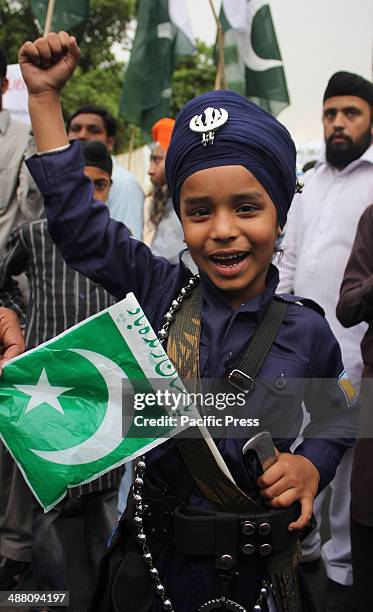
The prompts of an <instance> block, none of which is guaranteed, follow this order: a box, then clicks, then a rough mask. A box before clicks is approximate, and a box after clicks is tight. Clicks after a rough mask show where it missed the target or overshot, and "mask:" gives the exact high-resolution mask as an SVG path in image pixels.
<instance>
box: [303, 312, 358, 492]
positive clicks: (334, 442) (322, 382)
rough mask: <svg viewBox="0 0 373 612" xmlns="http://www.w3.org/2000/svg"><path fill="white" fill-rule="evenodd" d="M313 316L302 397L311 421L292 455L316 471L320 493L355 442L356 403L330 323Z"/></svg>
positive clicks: (355, 394) (356, 399)
mask: <svg viewBox="0 0 373 612" xmlns="http://www.w3.org/2000/svg"><path fill="white" fill-rule="evenodd" d="M315 317H317V319H316V325H315V330H314V337H315V348H314V352H313V357H312V362H311V363H310V367H309V375H308V381H307V384H306V389H305V395H304V404H305V407H306V410H307V412H308V413H309V415H310V422H309V424H308V425H307V426H306V427H305V429H304V432H303V438H304V440H303V442H302V443H301V444H300V445H299V446H298V447H297V448H296V450H295V453H296V454H301V455H303V456H304V457H307V459H309V460H310V461H312V463H313V464H314V465H315V466H316V468H317V469H318V470H319V472H320V484H319V491H321V490H322V489H323V488H324V487H325V486H326V485H327V484H329V482H331V480H332V479H333V478H334V474H335V472H336V469H337V467H338V465H339V463H340V461H341V459H342V457H343V454H344V452H345V451H346V450H347V449H348V448H350V447H351V446H353V445H354V443H355V436H356V434H357V428H358V413H359V400H358V395H357V393H356V391H355V389H354V388H353V386H352V383H351V382H350V381H349V379H348V377H347V374H346V373H345V370H344V367H343V363H342V356H341V350H340V348H339V344H338V342H337V340H336V338H335V337H334V335H333V333H332V331H331V329H330V327H329V324H328V323H327V322H326V321H325V319H323V318H322V317H320V316H319V315H315Z"/></svg>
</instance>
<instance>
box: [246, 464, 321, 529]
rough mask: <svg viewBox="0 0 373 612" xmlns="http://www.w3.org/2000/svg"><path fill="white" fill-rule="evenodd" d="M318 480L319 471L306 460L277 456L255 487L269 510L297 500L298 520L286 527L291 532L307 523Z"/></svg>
mask: <svg viewBox="0 0 373 612" xmlns="http://www.w3.org/2000/svg"><path fill="white" fill-rule="evenodd" d="M319 481H320V474H319V471H318V470H317V468H316V467H315V466H314V465H313V463H312V462H311V461H310V460H309V459H306V457H303V456H302V455H292V454H291V453H279V454H278V458H277V461H276V463H275V464H274V465H272V466H271V467H270V468H269V469H268V470H267V471H266V472H265V473H264V474H263V476H261V477H260V478H259V479H258V486H259V487H260V488H261V491H260V494H261V495H262V497H264V499H265V500H266V502H267V504H268V505H269V506H271V507H272V508H286V507H288V506H290V505H291V504H292V503H294V502H295V501H297V500H298V501H299V502H300V503H301V508H302V511H301V515H300V517H299V519H298V520H297V521H295V522H293V523H290V525H289V530H290V531H292V530H293V529H303V528H304V527H306V526H307V525H308V523H309V522H310V520H311V517H312V509H313V500H314V499H315V496H316V493H317V489H318V486H319Z"/></svg>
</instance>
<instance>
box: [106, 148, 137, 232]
mask: <svg viewBox="0 0 373 612" xmlns="http://www.w3.org/2000/svg"><path fill="white" fill-rule="evenodd" d="M112 159H113V174H112V180H113V184H112V186H111V188H110V193H109V198H108V201H107V205H108V207H109V211H110V216H111V217H112V218H113V219H116V221H121V222H122V223H125V225H127V227H129V229H130V230H131V232H132V235H133V236H134V237H135V238H138V239H141V236H142V228H143V223H144V192H143V190H142V189H141V187H140V185H139V183H138V181H137V180H136V178H135V177H134V176H133V174H131V172H128V170H126V169H125V168H123V167H122V166H121V165H120V164H119V163H118V162H117V161H116V159H115V157H113V158H112Z"/></svg>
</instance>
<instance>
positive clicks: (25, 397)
mask: <svg viewBox="0 0 373 612" xmlns="http://www.w3.org/2000/svg"><path fill="white" fill-rule="evenodd" d="M123 381H124V384H125V388H129V389H130V392H131V393H132V394H134V393H145V392H148V393H153V394H154V392H155V387H157V389H159V388H163V389H165V388H166V389H171V390H172V392H173V393H175V392H176V393H178V394H179V395H180V391H181V393H183V389H184V387H183V385H182V384H181V382H180V379H179V378H178V375H177V373H176V371H175V368H174V367H173V365H172V364H171V362H170V361H169V359H168V357H167V355H166V353H165V352H164V351H163V348H162V347H161V345H160V343H159V341H158V339H157V337H156V335H155V334H154V332H153V330H152V329H151V327H150V325H149V323H148V322H147V320H146V318H145V315H144V313H143V311H142V310H141V308H140V306H139V304H138V302H137V300H136V298H135V297H134V295H133V294H129V295H128V296H127V297H126V299H125V300H122V301H121V302H119V303H117V304H115V305H114V306H111V307H110V308H108V309H107V310H105V311H102V312H101V313H99V314H97V315H94V316H93V317H90V318H89V319H87V320H86V321H83V322H82V323H79V324H78V325H76V326H74V327H72V328H71V329H69V330H68V331H66V332H64V333H63V334H61V335H60V336H58V337H56V338H54V339H53V340H50V341H48V342H46V343H45V344H43V345H40V346H39V347H37V348H35V349H33V350H31V351H29V352H28V353H25V354H24V355H21V356H20V357H17V358H15V359H13V360H12V361H10V362H9V363H8V364H6V366H5V367H4V370H3V375H2V377H1V379H0V433H1V438H2V440H3V441H4V443H5V444H6V446H7V447H8V449H9V450H10V451H11V453H12V455H13V457H14V459H15V460H16V462H17V464H18V465H19V467H20V468H21V470H22V472H23V475H24V476H25V479H26V480H27V482H28V484H29V486H30V488H31V490H32V491H33V493H34V495H35V496H36V497H37V499H38V500H39V502H40V503H41V504H42V505H43V506H44V508H46V509H48V508H51V507H52V506H54V505H55V504H56V503H57V502H58V501H59V500H60V499H62V498H63V497H64V495H65V494H66V491H67V488H68V487H70V486H74V485H77V484H81V483H83V482H88V481H90V480H92V479H94V478H95V477H97V476H98V475H100V474H103V473H105V472H107V471H108V470H110V469H111V468H113V467H115V466H117V465H119V464H121V463H123V462H124V461H126V460H130V459H131V458H134V457H136V456H138V455H140V454H142V453H143V452H145V451H146V450H148V449H149V448H151V447H153V446H156V445H157V444H160V443H161V442H163V441H164V438H169V437H171V436H173V435H175V434H176V433H178V431H180V428H178V427H177V426H175V424H174V423H170V421H169V420H168V421H167V418H169V415H170V408H169V407H168V406H167V404H165V403H164V402H163V403H162V400H160V402H161V403H160V404H159V403H158V404H157V405H156V406H155V407H154V406H153V407H151V408H150V407H149V408H146V407H145V410H143V411H142V412H141V414H142V415H143V416H144V418H145V417H146V415H147V414H148V416H149V415H150V416H149V418H151V417H154V416H155V415H156V416H158V417H159V416H162V418H163V419H164V420H163V421H162V422H161V423H158V422H157V423H156V424H155V425H154V423H149V427H147V426H145V427H144V424H143V423H144V422H141V423H140V424H139V425H138V426H137V424H136V423H135V419H134V418H133V415H134V414H135V413H136V415H137V414H139V413H138V412H137V411H135V410H134V409H133V407H134V406H135V407H136V404H134V402H133V397H134V396H133V395H132V403H131V401H130V400H129V398H130V397H131V395H128V394H124V395H123V392H122V385H123ZM126 402H127V403H126ZM127 407H128V409H129V417H130V418H129V419H127V420H126V419H124V420H123V414H124V413H123V410H124V409H127ZM155 410H156V412H154V411H155ZM184 411H187V412H191V413H192V414H193V411H194V407H193V406H186V407H184ZM171 412H172V411H171ZM173 414H175V413H173ZM123 436H124V437H123ZM161 436H162V438H163V439H161Z"/></svg>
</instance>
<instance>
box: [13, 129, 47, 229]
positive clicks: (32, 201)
mask: <svg viewBox="0 0 373 612" xmlns="http://www.w3.org/2000/svg"><path fill="white" fill-rule="evenodd" d="M35 152H36V146H35V141H34V138H33V136H31V134H30V137H29V141H28V145H27V149H26V151H25V156H24V160H25V159H27V158H28V157H30V156H31V155H33V154H34V153H35ZM24 160H23V161H22V163H21V167H20V170H19V177H18V187H17V200H18V203H19V207H20V210H21V212H22V214H23V216H24V217H25V219H27V220H29V221H33V220H35V219H40V218H41V216H42V213H43V210H44V203H43V196H42V195H41V193H40V191H39V189H38V188H37V186H36V184H35V181H34V180H33V178H32V176H31V174H30V172H29V171H28V169H27V166H26V164H25V162H24Z"/></svg>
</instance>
